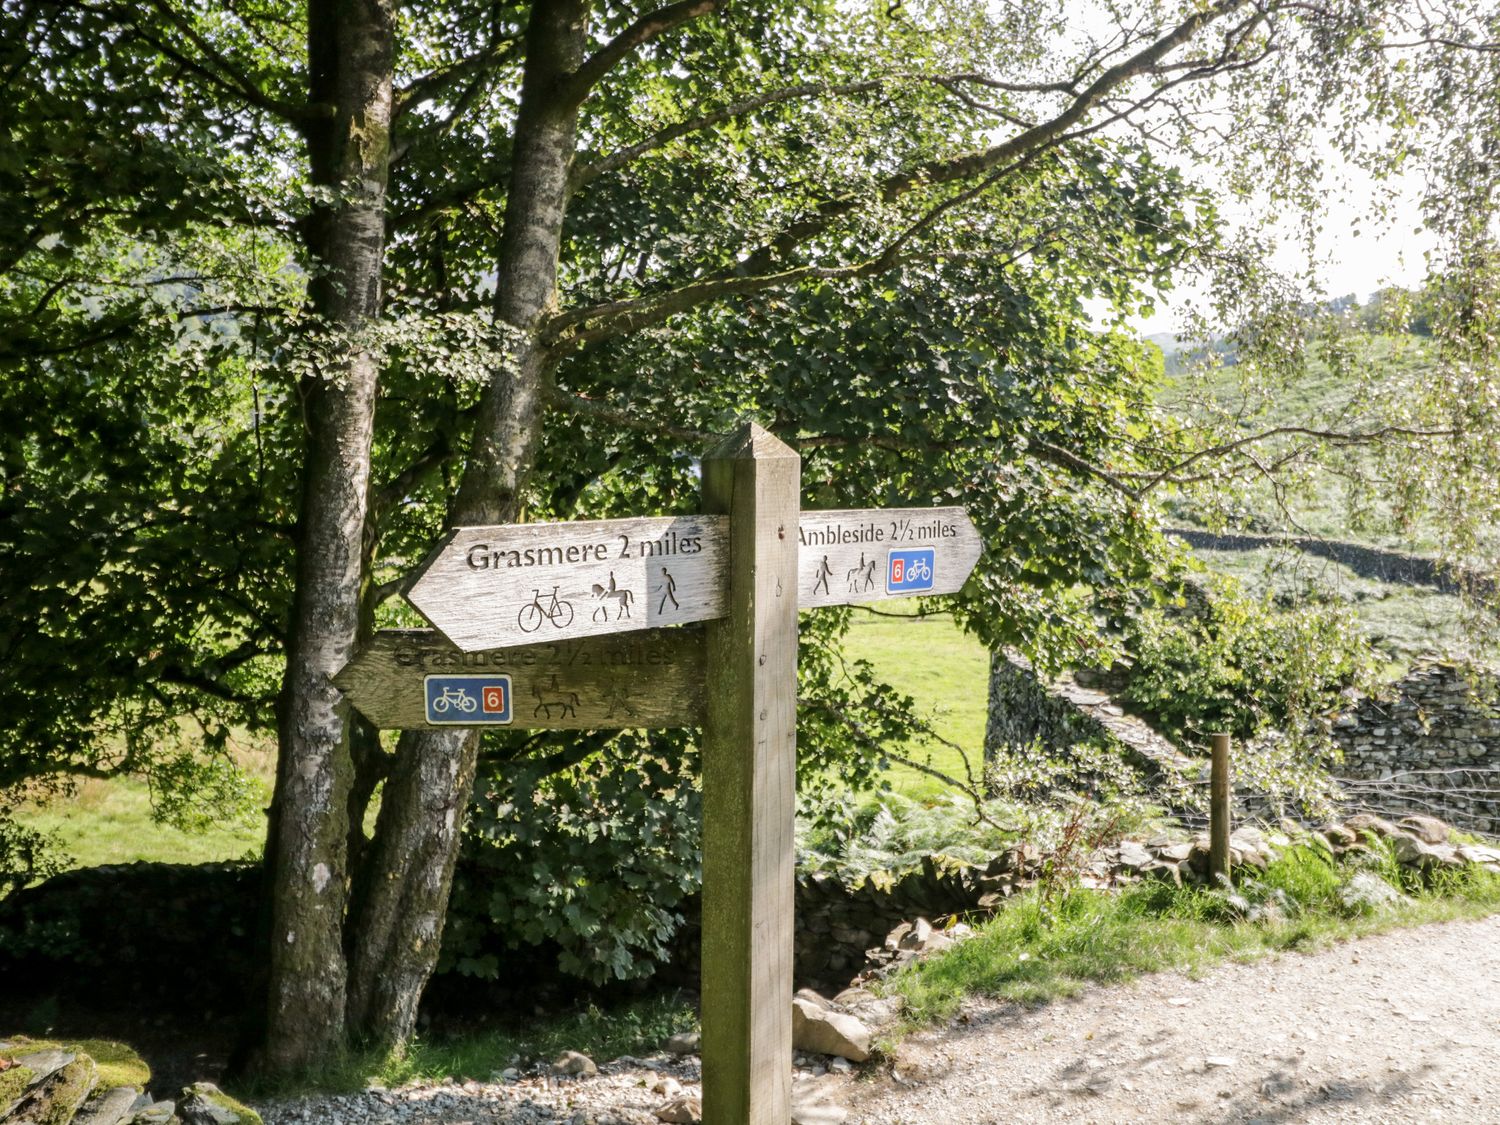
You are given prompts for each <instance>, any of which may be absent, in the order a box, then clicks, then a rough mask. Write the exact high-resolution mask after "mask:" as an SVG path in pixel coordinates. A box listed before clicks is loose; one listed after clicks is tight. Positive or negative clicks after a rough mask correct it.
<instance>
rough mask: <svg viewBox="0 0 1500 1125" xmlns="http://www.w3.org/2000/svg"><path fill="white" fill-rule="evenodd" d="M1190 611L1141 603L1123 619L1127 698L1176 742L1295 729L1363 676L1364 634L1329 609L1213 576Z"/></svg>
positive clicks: (1366, 659)
mask: <svg viewBox="0 0 1500 1125" xmlns="http://www.w3.org/2000/svg"><path fill="white" fill-rule="evenodd" d="M1195 600H1196V601H1197V603H1198V604H1197V605H1195V606H1194V607H1193V608H1192V609H1191V610H1188V611H1183V610H1180V609H1179V610H1177V611H1175V612H1173V611H1169V610H1161V609H1154V610H1148V611H1146V612H1144V613H1142V614H1140V615H1138V616H1136V617H1135V618H1133V619H1132V620H1131V621H1130V622H1129V624H1128V625H1127V628H1126V645H1127V648H1128V650H1129V652H1130V653H1131V656H1132V658H1133V660H1134V668H1133V669H1132V672H1131V676H1130V682H1129V685H1128V686H1127V688H1126V689H1125V693H1124V695H1125V699H1126V700H1127V701H1128V702H1129V703H1130V704H1131V705H1132V706H1133V707H1134V708H1135V709H1137V710H1139V711H1141V712H1143V713H1144V714H1145V715H1146V716H1147V717H1149V718H1151V719H1152V720H1153V721H1154V722H1155V723H1156V725H1157V726H1159V727H1160V728H1161V729H1162V730H1163V731H1165V732H1166V733H1167V734H1169V735H1170V736H1172V737H1173V738H1175V739H1177V740H1178V741H1183V742H1187V741H1201V740H1202V739H1204V738H1206V737H1207V735H1208V734H1209V733H1211V732H1214V731H1227V732H1229V733H1230V734H1232V735H1234V736H1236V737H1237V738H1240V739H1247V738H1250V737H1251V736H1252V735H1255V734H1258V733H1260V732H1262V731H1264V730H1266V729H1267V728H1273V727H1274V728H1280V729H1281V730H1283V731H1286V732H1287V733H1288V734H1296V733H1297V732H1300V730H1301V729H1302V728H1303V727H1305V726H1306V725H1307V724H1308V723H1309V722H1310V721H1311V720H1313V719H1315V718H1317V717H1319V716H1323V715H1327V714H1328V713H1330V712H1331V711H1333V710H1335V709H1336V708H1337V706H1338V703H1339V694H1340V692H1342V691H1343V690H1344V689H1345V688H1347V687H1350V686H1355V685H1363V684H1366V683H1368V682H1369V680H1370V678H1371V676H1372V675H1373V672H1374V668H1375V661H1374V658H1373V654H1372V651H1371V649H1370V646H1369V644H1368V642H1367V641H1366V640H1365V639H1364V637H1363V635H1362V634H1360V633H1359V632H1358V631H1357V630H1354V629H1351V628H1350V627H1349V624H1348V621H1347V618H1346V616H1344V615H1342V614H1340V613H1338V612H1337V611H1336V610H1335V609H1334V608H1332V607H1328V606H1318V605H1300V606H1296V607H1293V608H1290V609H1281V608H1277V607H1276V606H1275V605H1274V604H1272V603H1271V602H1270V601H1258V600H1255V599H1252V598H1250V597H1247V596H1246V595H1245V594H1244V592H1243V590H1242V588H1241V586H1240V584H1239V583H1238V582H1236V581H1235V580H1234V579H1232V578H1228V577H1224V576H1215V577H1214V578H1212V579H1211V580H1210V581H1209V582H1208V584H1207V585H1206V587H1205V588H1204V590H1203V597H1202V598H1201V599H1195Z"/></svg>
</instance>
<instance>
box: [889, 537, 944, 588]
mask: <svg viewBox="0 0 1500 1125" xmlns="http://www.w3.org/2000/svg"><path fill="white" fill-rule="evenodd" d="M936 576H937V551H935V550H934V549H933V548H931V547H914V548H910V549H907V550H894V551H892V552H891V553H890V555H889V557H888V560H887V562H886V564H885V589H886V592H887V593H889V594H920V593H922V592H923V591H924V590H930V589H932V583H933V580H934V578H935V577H936Z"/></svg>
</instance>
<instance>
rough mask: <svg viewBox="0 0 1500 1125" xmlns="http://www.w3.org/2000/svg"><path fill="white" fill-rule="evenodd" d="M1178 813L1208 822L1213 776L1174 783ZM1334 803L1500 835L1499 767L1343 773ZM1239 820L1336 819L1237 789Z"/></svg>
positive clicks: (1187, 820)
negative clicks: (1368, 774) (1427, 818)
mask: <svg viewBox="0 0 1500 1125" xmlns="http://www.w3.org/2000/svg"><path fill="white" fill-rule="evenodd" d="M1172 789H1173V790H1175V797H1176V799H1174V800H1170V801H1169V804H1170V806H1171V811H1172V814H1173V816H1174V818H1175V819H1176V820H1177V821H1178V822H1179V823H1181V824H1182V825H1183V826H1184V827H1185V828H1189V829H1192V830H1195V831H1196V830H1206V829H1207V827H1208V813H1207V808H1208V803H1207V797H1208V781H1207V779H1206V778H1196V777H1187V778H1181V779H1177V780H1176V784H1175V785H1173V786H1172ZM1330 796H1331V803H1332V806H1333V809H1334V811H1335V813H1336V815H1337V817H1339V818H1343V817H1349V816H1353V815H1354V814H1356V813H1370V814H1372V815H1375V816H1380V817H1386V818H1393V817H1400V816H1406V815H1410V814H1413V813H1420V814H1423V815H1426V816H1432V817H1436V818H1437V819H1439V820H1442V821H1444V822H1446V823H1447V824H1449V825H1451V826H1452V827H1454V828H1457V829H1459V830H1460V831H1463V832H1470V833H1474V834H1475V835H1480V836H1486V837H1490V838H1496V839H1500V767H1495V768H1488V767H1469V766H1461V767H1453V768H1448V769H1438V768H1434V769H1411V770H1395V771H1392V772H1390V773H1389V774H1386V775H1383V776H1381V777H1344V778H1338V779H1336V781H1335V782H1334V784H1333V788H1332V792H1331V794H1330ZM1232 810H1233V816H1234V820H1235V822H1236V823H1246V822H1257V821H1259V822H1270V823H1274V822H1276V821H1278V820H1280V819H1282V818H1290V819H1292V820H1295V821H1297V822H1299V823H1302V824H1318V823H1326V822H1327V821H1328V820H1330V819H1332V818H1331V817H1330V816H1328V815H1326V813H1325V814H1322V815H1320V814H1318V813H1316V812H1313V811H1310V810H1309V809H1308V808H1307V807H1306V806H1305V805H1304V804H1302V803H1300V802H1298V801H1297V800H1296V799H1294V798H1286V797H1283V798H1277V797H1273V796H1270V795H1267V794H1263V793H1257V792H1253V791H1245V790H1243V789H1240V790H1237V791H1236V792H1235V794H1234V798H1233V805H1232Z"/></svg>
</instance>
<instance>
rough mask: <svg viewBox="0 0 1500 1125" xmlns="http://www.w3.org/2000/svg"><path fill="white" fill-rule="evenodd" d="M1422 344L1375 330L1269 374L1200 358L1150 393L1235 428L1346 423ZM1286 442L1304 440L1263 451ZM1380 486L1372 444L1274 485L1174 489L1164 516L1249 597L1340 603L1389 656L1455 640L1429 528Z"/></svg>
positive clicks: (1457, 631) (1457, 615) (1181, 410)
mask: <svg viewBox="0 0 1500 1125" xmlns="http://www.w3.org/2000/svg"><path fill="white" fill-rule="evenodd" d="M1429 349H1430V344H1429V342H1428V341H1426V340H1424V339H1422V338H1420V337H1413V336H1400V337H1382V338H1378V339H1376V340H1375V341H1374V342H1373V343H1372V344H1370V345H1369V346H1368V349H1367V351H1366V352H1365V353H1364V354H1363V355H1362V356H1358V357H1355V362H1348V363H1341V364H1340V365H1338V366H1337V367H1335V366H1332V365H1330V364H1329V363H1328V362H1326V361H1323V360H1317V361H1314V362H1313V363H1311V364H1310V365H1309V367H1308V369H1307V371H1306V372H1305V374H1303V375H1301V376H1299V377H1297V378H1295V379H1286V380H1274V381H1271V380H1256V379H1255V378H1253V377H1250V376H1248V375H1247V374H1246V372H1244V371H1243V370H1241V369H1240V368H1238V367H1236V366H1234V365H1221V366H1212V365H1207V366H1205V365H1203V364H1201V363H1200V364H1195V365H1190V367H1189V369H1187V370H1184V371H1181V372H1179V373H1178V374H1176V375H1173V376H1169V384H1168V386H1167V389H1166V390H1165V392H1164V394H1163V395H1162V397H1161V400H1160V402H1161V405H1162V406H1164V407H1165V408H1166V409H1167V410H1169V411H1170V412H1172V413H1174V414H1177V415H1180V416H1183V417H1190V418H1195V419H1202V418H1206V417H1210V416H1213V415H1214V414H1215V413H1217V414H1218V416H1219V417H1220V418H1224V417H1230V418H1233V419H1234V428H1235V432H1239V433H1246V434H1248V433H1255V432H1261V431H1265V430H1269V429H1273V428H1275V427H1280V426H1308V427H1312V428H1317V429H1327V430H1344V431H1347V430H1358V429H1362V428H1366V427H1368V426H1369V425H1370V424H1371V423H1372V422H1373V420H1374V419H1375V418H1376V417H1378V415H1379V411H1380V408H1381V407H1382V405H1383V404H1385V403H1387V402H1388V401H1390V399H1392V398H1393V397H1394V396H1396V395H1398V394H1400V393H1401V392H1402V391H1403V390H1404V389H1405V388H1406V387H1407V386H1408V385H1409V384H1410V383H1411V382H1412V381H1413V380H1415V379H1417V378H1420V377H1421V376H1422V375H1423V374H1424V373H1425V372H1426V371H1427V369H1428V365H1429V363H1430V359H1431V357H1430V350H1429ZM1175 354H1176V356H1178V357H1182V356H1184V355H1185V354H1186V353H1185V352H1183V351H1182V350H1177V351H1176V353H1175ZM1293 442H1302V443H1304V444H1305V439H1302V438H1289V439H1283V440H1281V441H1280V444H1279V445H1275V444H1273V446H1272V448H1273V449H1275V450H1277V451H1278V452H1284V451H1286V450H1288V449H1290V448H1291V445H1292V443H1293ZM1272 459H1273V455H1272V454H1267V455H1266V456H1265V457H1264V458H1263V460H1265V461H1270V460H1272ZM1387 483H1388V482H1387V480H1386V479H1385V478H1384V476H1383V466H1382V465H1381V463H1380V459H1379V457H1378V456H1377V454H1376V453H1375V452H1374V451H1372V450H1370V449H1367V448H1359V447H1355V448H1350V449H1344V450H1337V451H1331V452H1329V451H1325V452H1324V453H1323V454H1322V455H1321V456H1320V457H1318V458H1317V459H1315V460H1308V461H1306V462H1299V463H1294V464H1291V465H1289V466H1287V467H1286V468H1285V469H1283V470H1281V471H1279V472H1278V473H1277V476H1276V481H1275V484H1274V485H1273V484H1271V483H1268V482H1267V481H1266V480H1264V479H1261V480H1256V481H1252V482H1247V483H1246V484H1244V485H1242V486H1240V487H1236V488H1234V489H1232V490H1230V489H1224V488H1222V487H1215V488H1213V489H1212V490H1210V489H1201V490H1199V491H1197V492H1196V493H1188V494H1184V495H1181V496H1178V497H1174V498H1173V499H1171V500H1170V501H1169V503H1168V513H1169V520H1168V522H1169V524H1170V525H1171V526H1173V527H1174V528H1176V529H1178V530H1180V531H1182V532H1184V533H1185V534H1184V538H1186V539H1187V540H1189V541H1190V542H1191V544H1192V546H1193V551H1194V554H1195V555H1196V557H1197V558H1198V559H1199V560H1200V561H1201V562H1202V563H1203V564H1204V565H1205V566H1207V567H1209V568H1210V569H1212V570H1215V571H1219V572H1222V573H1226V574H1230V575H1233V576H1235V577H1236V578H1239V579H1240V580H1241V581H1243V582H1245V583H1246V585H1247V586H1248V587H1249V588H1250V589H1251V590H1252V591H1253V592H1256V593H1264V592H1271V593H1273V594H1274V595H1275V596H1276V597H1277V598H1278V599H1279V600H1282V601H1286V602H1290V601H1294V600H1298V599H1304V600H1305V599H1314V600H1320V601H1332V602H1335V603H1337V604H1342V605H1347V606H1348V607H1349V609H1350V611H1351V615H1352V618H1353V620H1354V621H1355V622H1357V623H1358V625H1359V626H1360V627H1361V628H1363V629H1364V630H1365V631H1366V633H1367V634H1368V635H1369V636H1370V638H1371V639H1372V640H1373V641H1374V642H1375V643H1376V644H1377V645H1378V646H1379V647H1380V648H1381V649H1382V650H1383V651H1384V652H1385V653H1386V654H1387V655H1388V656H1389V657H1390V658H1391V660H1392V661H1394V662H1396V663H1398V664H1405V663H1407V662H1409V661H1410V660H1411V659H1412V658H1413V657H1415V656H1416V655H1418V654H1420V653H1424V652H1429V651H1455V650H1458V649H1462V648H1464V647H1465V642H1464V631H1463V627H1462V620H1461V613H1462V605H1461V603H1460V600H1459V598H1458V597H1457V596H1456V594H1455V592H1454V586H1453V583H1452V582H1451V580H1449V579H1448V578H1447V577H1446V576H1445V575H1444V574H1443V573H1442V568H1441V567H1440V566H1438V565H1437V563H1436V560H1435V552H1436V547H1437V536H1436V534H1435V531H1434V528H1433V527H1432V526H1431V525H1430V524H1428V523H1425V522H1423V521H1422V520H1416V521H1409V522H1408V521H1403V520H1401V519H1400V518H1398V513H1397V512H1396V510H1395V509H1394V508H1393V506H1392V505H1391V503H1390V502H1389V500H1388V499H1386V496H1387V495H1388V494H1389V493H1390V491H1391V490H1390V489H1389V488H1387V487H1386V486H1387Z"/></svg>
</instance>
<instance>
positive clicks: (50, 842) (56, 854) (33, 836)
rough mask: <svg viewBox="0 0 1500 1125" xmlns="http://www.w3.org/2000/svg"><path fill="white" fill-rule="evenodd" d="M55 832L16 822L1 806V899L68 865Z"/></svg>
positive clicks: (7, 810) (54, 873)
mask: <svg viewBox="0 0 1500 1125" xmlns="http://www.w3.org/2000/svg"><path fill="white" fill-rule="evenodd" d="M60 845H61V841H60V840H59V839H58V837H57V835H56V833H49V832H39V831H37V830H36V829H35V828H30V827H28V826H26V825H24V824H20V823H18V822H17V821H16V820H15V819H14V817H13V816H12V815H11V814H10V810H9V809H6V808H4V807H3V806H0V898H4V897H5V896H6V895H8V894H10V892H11V891H14V890H19V889H20V888H21V887H24V886H26V885H27V884H28V883H34V882H36V881H38V880H40V879H46V878H49V877H50V876H53V875H56V874H57V873H58V872H59V871H62V870H63V869H64V868H65V867H66V866H67V861H66V858H65V857H64V855H63V854H62V850H61V846H60Z"/></svg>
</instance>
